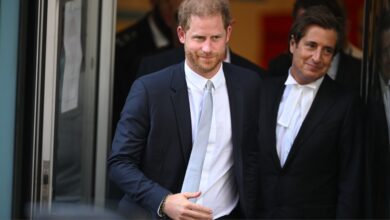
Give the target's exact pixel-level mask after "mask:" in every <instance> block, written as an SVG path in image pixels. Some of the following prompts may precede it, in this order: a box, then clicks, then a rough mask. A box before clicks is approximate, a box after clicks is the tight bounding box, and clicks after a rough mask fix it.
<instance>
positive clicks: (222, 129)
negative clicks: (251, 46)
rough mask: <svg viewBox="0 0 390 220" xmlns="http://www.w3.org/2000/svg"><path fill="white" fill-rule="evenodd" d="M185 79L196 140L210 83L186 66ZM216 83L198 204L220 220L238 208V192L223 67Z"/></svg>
mask: <svg viewBox="0 0 390 220" xmlns="http://www.w3.org/2000/svg"><path fill="white" fill-rule="evenodd" d="M185 76H186V81H187V87H188V98H189V102H190V110H191V122H192V123H191V125H192V139H193V140H194V139H195V137H196V132H197V126H198V121H199V117H200V111H201V107H202V98H203V92H204V88H205V85H206V82H207V79H206V78H203V77H202V76H200V75H199V74H197V73H195V72H194V71H193V70H191V68H190V67H189V66H188V64H187V62H185ZM210 80H211V81H212V82H213V85H214V88H213V90H212V95H213V116H212V122H211V129H210V136H209V143H208V145H207V151H206V156H205V159H204V163H203V168H202V175H201V180H200V186H199V191H201V192H202V194H201V196H200V198H199V199H198V200H197V201H196V203H198V204H201V205H204V206H206V207H208V208H210V209H212V210H213V217H214V218H219V217H221V216H224V215H228V214H230V212H231V211H232V210H233V209H234V208H235V207H236V205H237V202H238V191H237V186H236V184H235V181H234V174H233V144H232V128H231V119H230V108H229V97H228V93H227V87H226V81H225V76H224V73H223V69H222V65H221V68H220V69H219V70H218V73H217V74H216V75H215V76H214V77H213V78H211V79H210Z"/></svg>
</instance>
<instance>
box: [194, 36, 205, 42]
mask: <svg viewBox="0 0 390 220" xmlns="http://www.w3.org/2000/svg"><path fill="white" fill-rule="evenodd" d="M192 38H193V39H194V40H195V41H198V42H202V41H204V40H205V37H202V36H193V37H192Z"/></svg>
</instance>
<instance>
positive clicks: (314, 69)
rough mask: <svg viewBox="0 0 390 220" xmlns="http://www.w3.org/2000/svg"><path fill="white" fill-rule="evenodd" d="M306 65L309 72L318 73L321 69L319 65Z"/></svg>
mask: <svg viewBox="0 0 390 220" xmlns="http://www.w3.org/2000/svg"><path fill="white" fill-rule="evenodd" d="M306 65H307V66H308V69H309V70H311V71H318V70H320V69H321V68H322V67H321V66H320V65H316V64H312V63H306Z"/></svg>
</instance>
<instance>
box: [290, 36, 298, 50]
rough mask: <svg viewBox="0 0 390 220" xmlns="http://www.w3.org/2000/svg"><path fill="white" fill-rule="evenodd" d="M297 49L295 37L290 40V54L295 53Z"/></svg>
mask: <svg viewBox="0 0 390 220" xmlns="http://www.w3.org/2000/svg"><path fill="white" fill-rule="evenodd" d="M296 47H297V45H296V42H295V40H294V36H291V38H290V53H294V51H295V48H296Z"/></svg>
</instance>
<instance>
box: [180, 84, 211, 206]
mask: <svg viewBox="0 0 390 220" xmlns="http://www.w3.org/2000/svg"><path fill="white" fill-rule="evenodd" d="M212 87H213V83H212V82H211V81H210V80H208V81H207V83H206V90H205V91H204V94H203V106H202V111H201V114H200V118H199V122H198V128H197V133H196V138H195V142H194V144H193V146H192V151H191V156H190V161H189V162H188V166H187V171H186V175H185V177H184V182H183V186H182V188H181V192H197V191H199V184H200V177H201V175H202V167H203V161H204V158H205V155H206V149H207V144H208V141H209V134H210V127H211V119H212V114H213V97H212V94H211V89H212ZM191 201H193V202H195V201H196V199H191Z"/></svg>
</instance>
